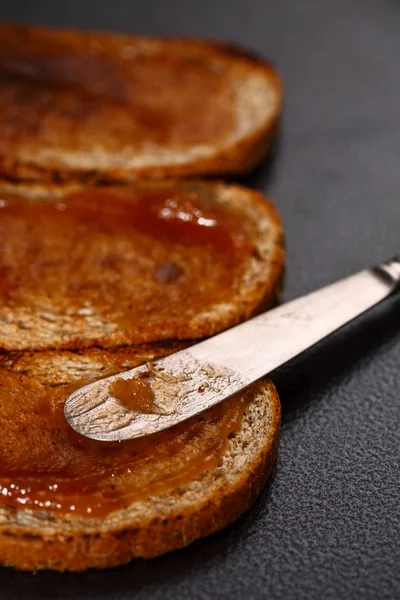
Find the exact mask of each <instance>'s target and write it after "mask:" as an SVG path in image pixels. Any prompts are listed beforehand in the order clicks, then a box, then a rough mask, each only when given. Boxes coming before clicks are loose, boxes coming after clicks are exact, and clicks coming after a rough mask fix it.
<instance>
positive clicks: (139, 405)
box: [108, 377, 157, 414]
mask: <svg viewBox="0 0 400 600" xmlns="http://www.w3.org/2000/svg"><path fill="white" fill-rule="evenodd" d="M108 390H109V392H110V393H111V395H112V396H113V397H114V398H115V399H116V400H118V402H120V403H121V404H122V405H123V406H125V407H126V408H129V410H133V411H136V412H139V413H149V414H151V413H154V412H157V410H156V407H155V406H154V392H153V390H152V389H151V387H150V385H149V383H148V382H147V381H146V378H144V377H132V378H131V379H123V378H122V377H118V379H114V381H113V382H112V383H111V384H110V385H109V387H108Z"/></svg>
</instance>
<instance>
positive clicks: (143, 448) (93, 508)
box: [0, 369, 251, 517]
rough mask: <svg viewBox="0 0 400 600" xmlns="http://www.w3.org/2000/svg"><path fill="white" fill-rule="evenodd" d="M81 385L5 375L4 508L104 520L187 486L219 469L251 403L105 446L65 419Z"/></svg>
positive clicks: (240, 400)
mask: <svg viewBox="0 0 400 600" xmlns="http://www.w3.org/2000/svg"><path fill="white" fill-rule="evenodd" d="M94 378H95V376H94ZM82 383H85V381H81V382H80V383H79V384H78V383H74V384H72V385H61V386H57V387H55V388H49V387H47V388H46V387H45V386H43V385H42V384H41V382H40V377H37V376H35V375H34V374H32V375H30V374H19V373H14V372H10V371H8V370H7V369H2V372H1V380H0V504H1V505H6V506H11V507H15V508H22V507H24V508H28V509H33V510H42V511H43V510H49V511H52V512H55V513H60V514H65V513H74V514H77V515H81V516H91V517H105V516H106V515H107V514H109V513H110V512H112V511H114V510H118V509H120V508H124V507H127V506H129V505H130V504H131V503H132V502H134V501H135V500H140V499H145V498H146V497H147V496H148V495H149V494H161V493H163V492H168V491H171V490H173V489H175V488H176V487H178V486H184V485H185V484H187V483H189V482H191V481H192V480H193V479H195V478H196V477H197V476H198V475H200V474H201V473H202V472H203V471H205V470H207V469H213V468H215V467H216V466H217V465H218V464H219V462H220V460H221V456H222V454H223V452H224V450H225V448H226V445H227V443H228V438H229V437H230V436H231V435H232V434H233V433H234V432H236V431H237V430H238V429H239V428H240V424H241V420H242V416H243V412H244V410H245V408H246V407H247V405H248V402H249V400H250V398H251V394H248V395H247V396H246V395H244V396H243V395H242V396H241V397H239V396H238V397H235V398H232V399H230V400H229V401H227V402H226V403H224V404H221V405H218V406H215V407H213V408H212V409H210V410H208V411H206V412H205V413H203V414H202V415H200V416H198V417H194V418H192V419H191V420H189V421H186V422H185V423H182V424H180V425H178V426H176V427H174V428H172V429H170V430H166V431H164V432H160V433H158V434H154V435H152V436H150V437H147V438H143V439H138V440H130V441H126V442H121V443H108V442H107V443H106V442H97V441H94V440H89V439H86V438H83V437H82V436H80V435H78V434H77V433H75V432H74V431H73V430H72V429H71V428H70V427H69V426H68V425H67V423H66V421H65V419H64V417H63V405H64V402H65V399H66V398H67V396H68V394H70V393H71V392H72V390H73V389H75V388H76V387H78V386H79V385H80V384H82Z"/></svg>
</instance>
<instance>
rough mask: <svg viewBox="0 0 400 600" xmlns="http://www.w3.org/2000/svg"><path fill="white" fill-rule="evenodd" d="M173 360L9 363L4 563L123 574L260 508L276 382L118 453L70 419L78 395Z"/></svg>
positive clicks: (1, 509) (275, 424)
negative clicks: (136, 561)
mask: <svg viewBox="0 0 400 600" xmlns="http://www.w3.org/2000/svg"><path fill="white" fill-rule="evenodd" d="M165 352H166V348H165V347H162V346H159V347H158V348H157V349H156V348H154V347H153V348H152V349H151V348H147V349H145V348H141V349H119V350H114V351H100V350H99V349H91V350H83V351H80V352H70V351H57V352H55V351H47V352H37V353H25V354H18V353H17V354H9V355H7V356H3V357H2V360H1V361H0V396H1V402H0V440H1V442H0V488H1V495H0V499H1V502H0V564H1V565H4V566H13V567H15V568H17V569H22V570H30V571H35V570H37V569H54V570H58V571H64V570H74V571H81V570H84V569H88V568H105V567H111V566H115V565H119V564H123V563H126V562H128V561H129V560H131V559H132V558H133V557H145V558H149V557H153V556H157V555H160V554H163V553H165V552H168V551H170V550H174V549H177V548H181V547H183V546H186V545H187V544H189V543H191V542H192V541H193V540H195V539H197V538H200V537H203V536H206V535H208V534H211V533H213V532H215V531H218V530H219V529H221V528H222V527H225V526H226V525H228V524H230V523H231V522H232V521H234V520H235V519H236V518H237V517H238V516H239V515H240V514H241V513H243V512H244V511H245V510H247V509H248V508H249V507H250V505H251V504H252V502H253V501H254V499H255V497H256V495H257V494H258V492H259V490H260V488H261V487H262V485H263V484H264V482H265V481H266V479H267V478H268V476H269V474H270V472H271V469H272V467H273V464H274V461H275V457H276V453H277V445H278V436H279V423H280V405H279V399H278V396H277V393H276V390H275V388H274V386H273V385H272V383H271V382H269V381H268V380H265V381H262V382H259V383H257V384H255V385H253V386H252V387H251V388H250V389H248V390H247V391H246V392H245V393H242V394H241V396H237V397H234V398H230V399H228V400H226V401H225V402H224V403H223V404H221V405H219V406H217V407H213V408H212V409H210V410H208V411H206V412H205V413H203V414H202V415H200V416H198V417H196V418H194V419H192V420H191V421H188V422H186V423H183V424H180V425H179V426H177V427H175V428H173V429H171V430H169V431H168V432H162V434H156V435H155V436H151V437H150V438H147V439H146V440H145V441H143V440H131V441H129V442H124V443H123V444H122V445H121V444H119V445H118V444H117V446H118V448H115V446H116V445H115V444H104V442H94V441H93V440H85V439H83V438H80V436H78V435H77V434H74V432H72V430H70V429H69V428H68V426H67V424H66V423H65V422H63V420H62V418H61V417H60V414H61V411H62V405H63V401H64V400H65V398H66V396H67V395H68V393H70V391H71V389H72V388H73V387H77V386H79V385H80V384H81V383H82V382H88V381H91V380H95V379H98V378H100V377H103V376H107V375H110V374H112V373H115V372H118V371H119V370H121V368H127V367H128V366H134V365H135V364H138V363H139V362H142V361H143V360H146V359H151V358H154V357H155V356H159V355H161V354H163V353H165ZM146 354H147V356H146ZM143 442H145V443H143ZM121 446H123V448H121ZM54 448H56V449H57V452H54ZM121 453H122V456H123V461H122V463H121ZM127 456H129V458H127ZM138 456H140V459H138ZM132 457H133V458H132ZM118 461H119V462H118ZM121 464H122V467H123V469H124V470H123V471H121ZM149 464H150V467H149ZM129 468H131V474H130V475H129V474H127V471H128V470H129ZM110 469H111V470H112V469H114V471H113V472H110ZM110 482H112V483H110ZM160 482H161V487H160ZM77 490H78V493H77ZM121 498H122V502H121ZM99 502H100V504H99ZM35 503H36V504H35ZM102 503H103V504H102ZM99 506H100V509H102V510H100V512H99V508H98V507H99ZM104 506H105V508H104ZM89 507H92V508H93V511H94V512H93V513H92V514H90V513H89V512H88V508H89ZM78 509H79V510H78ZM85 509H86V512H85ZM96 511H97V512H96Z"/></svg>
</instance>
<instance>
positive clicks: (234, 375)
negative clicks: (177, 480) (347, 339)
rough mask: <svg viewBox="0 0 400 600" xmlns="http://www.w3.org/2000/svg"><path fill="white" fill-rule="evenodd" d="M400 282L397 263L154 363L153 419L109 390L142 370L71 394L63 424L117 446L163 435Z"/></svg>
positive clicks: (328, 331) (363, 273) (330, 287)
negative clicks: (129, 405) (119, 443)
mask: <svg viewBox="0 0 400 600" xmlns="http://www.w3.org/2000/svg"><path fill="white" fill-rule="evenodd" d="M399 281H400V257H396V258H395V259H393V260H392V261H389V262H387V263H383V264H381V265H378V266H377V267H374V268H372V269H368V270H364V271H361V272H359V273H357V274H356V275H352V276H351V277H348V278H346V279H343V280H341V281H338V282H336V283H334V284H331V285H328V286H327V287H324V288H322V289H320V290H317V291H314V292H312V293H310V294H307V295H306V296H302V297H301V298H298V299H296V300H293V301H291V302H288V303H287V304H283V305H282V306H279V307H277V308H275V309H273V310H269V311H267V312H265V313H263V314H260V315H258V316H257V317H255V318H253V319H250V320H249V321H247V322H245V323H242V324H241V325H238V326H236V327H233V328H232V329H229V330H227V331H224V332H223V333H220V334H218V335H216V336H214V337H212V338H209V339H207V340H205V341H203V342H200V343H199V344H196V345H194V346H191V347H190V348H188V349H186V350H181V351H180V352H177V353H175V354H171V355H170V356H167V357H166V358H162V359H160V360H157V361H155V362H154V363H153V366H152V374H151V377H150V378H149V380H148V381H149V384H150V386H151V389H152V391H153V393H154V396H155V401H156V403H157V405H158V406H160V407H161V412H160V413H157V414H151V413H150V414H147V413H146V414H145V413H141V412H140V413H139V412H133V411H131V410H129V409H128V408H126V407H125V406H124V405H123V404H122V403H120V402H119V401H118V400H117V399H116V398H114V397H113V396H112V394H111V392H110V390H109V386H110V384H111V383H112V382H113V381H115V379H117V378H119V379H121V378H122V379H126V380H129V379H132V378H133V377H134V376H136V375H137V374H139V373H143V372H146V370H147V367H146V366H140V367H137V368H135V369H131V370H130V371H126V372H124V373H119V374H118V375H113V376H112V377H107V378H105V379H102V380H99V381H96V382H94V383H91V384H89V385H86V386H84V387H82V388H80V389H79V390H77V391H75V392H74V393H73V394H71V395H70V396H69V398H68V399H67V401H66V403H65V406H64V414H65V418H66V419H67V421H68V422H69V424H70V425H71V426H72V427H73V428H74V429H75V430H76V431H77V432H79V433H80V434H82V435H84V436H86V437H89V438H92V439H96V440H103V441H122V440H127V439H132V438H135V437H142V436H144V435H148V434H151V433H155V432H156V431H161V430H163V429H166V428H167V427H171V426H173V425H175V424H177V423H179V422H181V421H184V420H186V419H188V418H190V417H192V416H194V415H196V414H198V413H200V412H202V411H204V410H206V409H207V408H209V407H210V406H213V405H214V404H217V403H218V402H221V401H222V400H224V399H225V398H227V397H229V396H231V395H232V394H235V393H237V392H239V391H240V390H242V389H244V388H245V387H246V386H248V385H249V384H251V383H253V382H254V381H256V380H257V379H259V378H260V377H262V376H263V375H266V374H267V373H269V372H271V371H273V370H274V369H276V368H277V367H279V366H281V365H282V364H284V363H285V362H287V361H288V360H290V359H292V358H294V357H295V356H296V355H298V354H300V353H301V352H303V351H304V350H306V349H307V348H309V347H311V346H313V345H314V344H316V343H317V342H318V341H320V340H321V339H323V338H324V337H326V336H328V335H329V334H331V333H333V332H334V331H335V330H337V329H338V328H340V327H342V326H343V325H344V324H346V323H348V322H349V321H351V320H353V319H354V318H355V317H357V316H358V315H360V314H361V313H363V312H365V311H366V310H368V309H369V308H371V307H372V306H374V305H375V304H377V303H378V302H380V301H381V300H383V299H384V298H386V297H387V296H388V295H389V294H391V293H392V292H393V291H394V290H395V289H396V287H397V286H398V285H399Z"/></svg>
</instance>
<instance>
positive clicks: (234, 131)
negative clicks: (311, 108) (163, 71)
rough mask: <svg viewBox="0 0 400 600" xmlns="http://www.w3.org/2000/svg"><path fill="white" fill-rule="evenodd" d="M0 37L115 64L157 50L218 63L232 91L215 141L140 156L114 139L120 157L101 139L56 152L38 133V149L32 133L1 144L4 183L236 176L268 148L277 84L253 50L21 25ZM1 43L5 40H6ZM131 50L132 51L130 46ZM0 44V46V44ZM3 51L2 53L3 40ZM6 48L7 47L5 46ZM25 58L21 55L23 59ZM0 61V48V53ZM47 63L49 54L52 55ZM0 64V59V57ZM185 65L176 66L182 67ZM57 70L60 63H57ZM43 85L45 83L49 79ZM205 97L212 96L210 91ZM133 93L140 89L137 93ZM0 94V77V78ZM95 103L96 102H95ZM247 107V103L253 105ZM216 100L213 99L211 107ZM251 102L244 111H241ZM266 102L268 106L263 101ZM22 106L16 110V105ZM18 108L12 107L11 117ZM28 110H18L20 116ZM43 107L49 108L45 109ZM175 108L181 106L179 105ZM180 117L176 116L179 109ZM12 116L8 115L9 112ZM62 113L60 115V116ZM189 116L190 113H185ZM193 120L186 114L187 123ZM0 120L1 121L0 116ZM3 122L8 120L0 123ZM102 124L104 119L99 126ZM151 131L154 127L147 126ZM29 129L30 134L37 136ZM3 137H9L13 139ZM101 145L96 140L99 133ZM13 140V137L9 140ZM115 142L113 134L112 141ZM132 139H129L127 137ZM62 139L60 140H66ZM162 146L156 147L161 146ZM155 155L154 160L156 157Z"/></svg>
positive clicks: (278, 103)
mask: <svg viewBox="0 0 400 600" xmlns="http://www.w3.org/2000/svg"><path fill="white" fill-rule="evenodd" d="M0 35H1V37H2V38H3V39H4V40H6V42H5V43H6V44H7V43H10V44H11V47H12V48H14V46H12V44H14V40H15V39H17V40H20V39H21V40H24V43H25V45H26V46H27V48H28V49H29V48H32V50H31V53H32V55H33V56H35V53H37V52H42V53H43V52H44V53H46V52H47V53H50V56H51V55H52V52H53V53H54V52H55V51H56V49H57V48H58V47H59V46H60V45H62V47H63V51H64V53H67V55H68V51H70V52H71V56H76V55H77V56H80V57H83V58H85V59H86V58H87V57H88V56H89V57H93V55H94V54H93V50H92V49H93V48H94V47H95V48H96V53H98V54H99V53H100V54H101V55H102V56H106V57H108V58H110V59H112V60H114V61H117V63H118V61H119V63H121V61H122V59H121V56H122V55H123V54H124V52H125V53H126V52H127V51H128V50H130V49H132V48H134V49H135V51H136V52H139V54H140V52H144V53H145V54H146V53H147V52H149V51H150V52H155V51H158V52H159V51H162V52H164V53H166V54H167V55H170V56H171V57H173V59H174V60H175V61H176V60H181V61H182V64H183V63H184V61H185V60H186V59H187V58H188V57H189V58H190V59H192V60H194V61H197V62H198V63H200V64H203V65H204V66H205V67H206V68H208V69H210V70H211V71H212V70H218V69H219V68H222V67H223V72H222V74H221V76H220V80H221V82H223V83H224V84H226V86H227V87H229V88H230V89H231V90H233V94H234V100H232V102H230V103H228V105H227V106H226V107H225V108H224V111H225V114H226V115H227V116H229V117H230V118H232V119H233V123H232V126H231V129H230V131H229V132H228V134H227V135H225V136H221V139H219V140H218V139H215V140H213V139H211V138H210V139H207V136H206V134H205V137H204V139H200V138H199V139H198V141H197V142H196V143H192V144H190V143H189V144H186V145H185V144H181V145H180V146H179V144H178V146H177V145H176V143H175V142H171V143H169V142H167V143H166V145H165V146H164V147H163V148H164V150H166V153H165V152H164V151H163V152H162V153H160V154H159V155H158V154H157V153H158V152H159V150H158V149H157V144H156V145H155V146H154V151H150V153H149V154H148V157H147V158H146V157H145V153H146V152H147V150H145V146H146V145H144V146H143V148H142V150H141V149H140V148H139V149H138V147H136V148H134V147H130V141H129V140H122V139H121V140H120V142H121V143H120V147H121V146H122V145H124V146H125V148H124V154H123V157H122V155H121V156H120V157H119V158H118V160H117V159H116V156H117V155H118V153H119V148H117V149H116V152H115V153H112V152H110V151H109V150H107V145H105V146H104V148H102V147H101V144H100V145H99V146H98V148H97V150H96V152H90V153H89V154H88V152H87V150H85V148H82V147H80V145H79V144H77V145H75V147H73V146H70V147H68V145H67V146H65V148H63V146H62V145H61V142H60V144H59V146H58V147H57V149H56V150H52V148H51V147H50V146H49V147H47V148H46V141H45V138H44V136H43V135H41V136H40V143H41V145H40V147H38V148H37V152H35V151H34V150H33V149H34V148H35V140H36V138H35V136H31V137H29V138H27V141H28V142H29V145H31V144H32V150H31V151H29V150H28V149H27V147H28V144H25V145H19V144H18V143H17V144H16V145H15V149H14V150H13V149H12V148H13V145H12V144H11V143H9V144H8V146H7V148H6V149H5V150H4V152H2V151H1V149H0V175H1V176H2V177H5V178H9V179H10V180H14V181H17V180H26V181H46V182H56V183H57V182H71V181H82V182H86V183H87V182H91V183H101V182H103V183H104V182H115V181H125V182H126V181H133V180H137V179H147V178H157V179H160V178H161V179H164V178H169V177H191V176H196V175H197V176H198V175H204V174H214V175H216V174H239V173H246V172H248V171H249V170H250V169H251V168H252V167H253V166H254V165H255V164H256V163H257V162H258V161H259V160H260V159H261V158H262V157H263V156H264V154H265V153H266V152H267V151H268V149H269V148H270V146H271V142H272V140H273V137H274V133H275V131H276V126H277V123H278V119H279V115H280V112H281V108H282V84H281V80H280V77H279V75H278V73H277V72H276V70H275V69H274V67H273V66H272V65H271V64H270V63H268V62H267V61H264V60H261V59H260V58H259V57H257V56H255V55H254V54H252V53H250V52H247V51H244V50H241V49H238V48H235V47H234V46H230V45H228V44H223V43H217V42H213V41H206V40H203V41H200V40H189V39H180V38H145V37H139V36H132V35H117V34H105V33H98V32H93V33H91V32H73V31H66V30H51V29H44V28H31V27H22V26H7V25H3V26H1V27H0ZM7 40H10V42H8V41H7ZM138 48H139V51H138ZM0 49H1V46H0ZM6 51H8V52H9V50H8V46H7V45H6ZM13 51H14V50H13ZM28 58H29V57H28ZM0 59H1V52H0ZM53 60H54V58H53ZM0 66H1V60H0ZM183 68H186V67H183V66H182V69H183ZM60 69H61V71H62V65H61V67H60ZM50 83H51V82H50ZM176 93H177V94H179V90H178V91H177V92H176ZM210 95H212V93H211V90H210ZM139 96H140V90H139ZM0 97H1V82H0ZM100 101H101V100H100ZM252 103H253V104H254V106H253V104H252ZM217 104H218V103H215V106H216V105H217ZM250 105H252V108H251V110H250V109H249V108H248V107H249V106H250ZM267 105H268V109H267V108H266V106H267ZM22 109H24V110H22ZM16 110H18V105H17V106H14V107H13V111H14V112H13V115H14V113H15V111H16ZM27 110H28V111H29V110H30V109H29V106H28V107H22V108H21V118H24V115H23V113H24V111H27ZM50 110H53V109H52V108H50ZM182 110H183V111H185V110H187V109H185V108H184V107H183V109H182ZM182 114H184V113H182ZM13 118H15V115H14V116H13ZM63 118H65V115H64V116H63ZM80 118H81V119H82V121H81V122H80V123H79V121H78V122H77V121H76V118H75V117H74V120H72V117H71V127H73V128H79V126H81V127H82V126H84V125H85V119H86V117H83V116H82V117H80ZM190 118H191V117H190ZM194 119H195V117H194V115H193V120H194ZM57 123H58V122H57V120H56V121H55V123H53V125H52V127H53V134H54V135H57V127H58V124H57ZM0 125H1V119H0ZM4 125H5V126H8V127H9V126H10V123H9V122H5V123H4ZM37 127H38V128H39V134H40V133H42V129H41V123H40V118H39V121H37ZM104 127H106V124H104ZM155 128H156V129H157V126H155ZM37 133H38V132H37V131H36V132H35V135H36V136H37ZM17 137H18V136H17V135H16V137H15V138H14V137H13V135H12V136H11V138H10V140H11V142H13V141H14V140H15V139H16V138H17ZM99 140H100V142H101V138H99ZM17 141H18V140H17ZM116 141H118V139H117V140H116ZM133 141H134V140H133ZM69 143H70V142H68V144H69ZM161 146H162V145H161ZM157 156H159V158H157Z"/></svg>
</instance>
